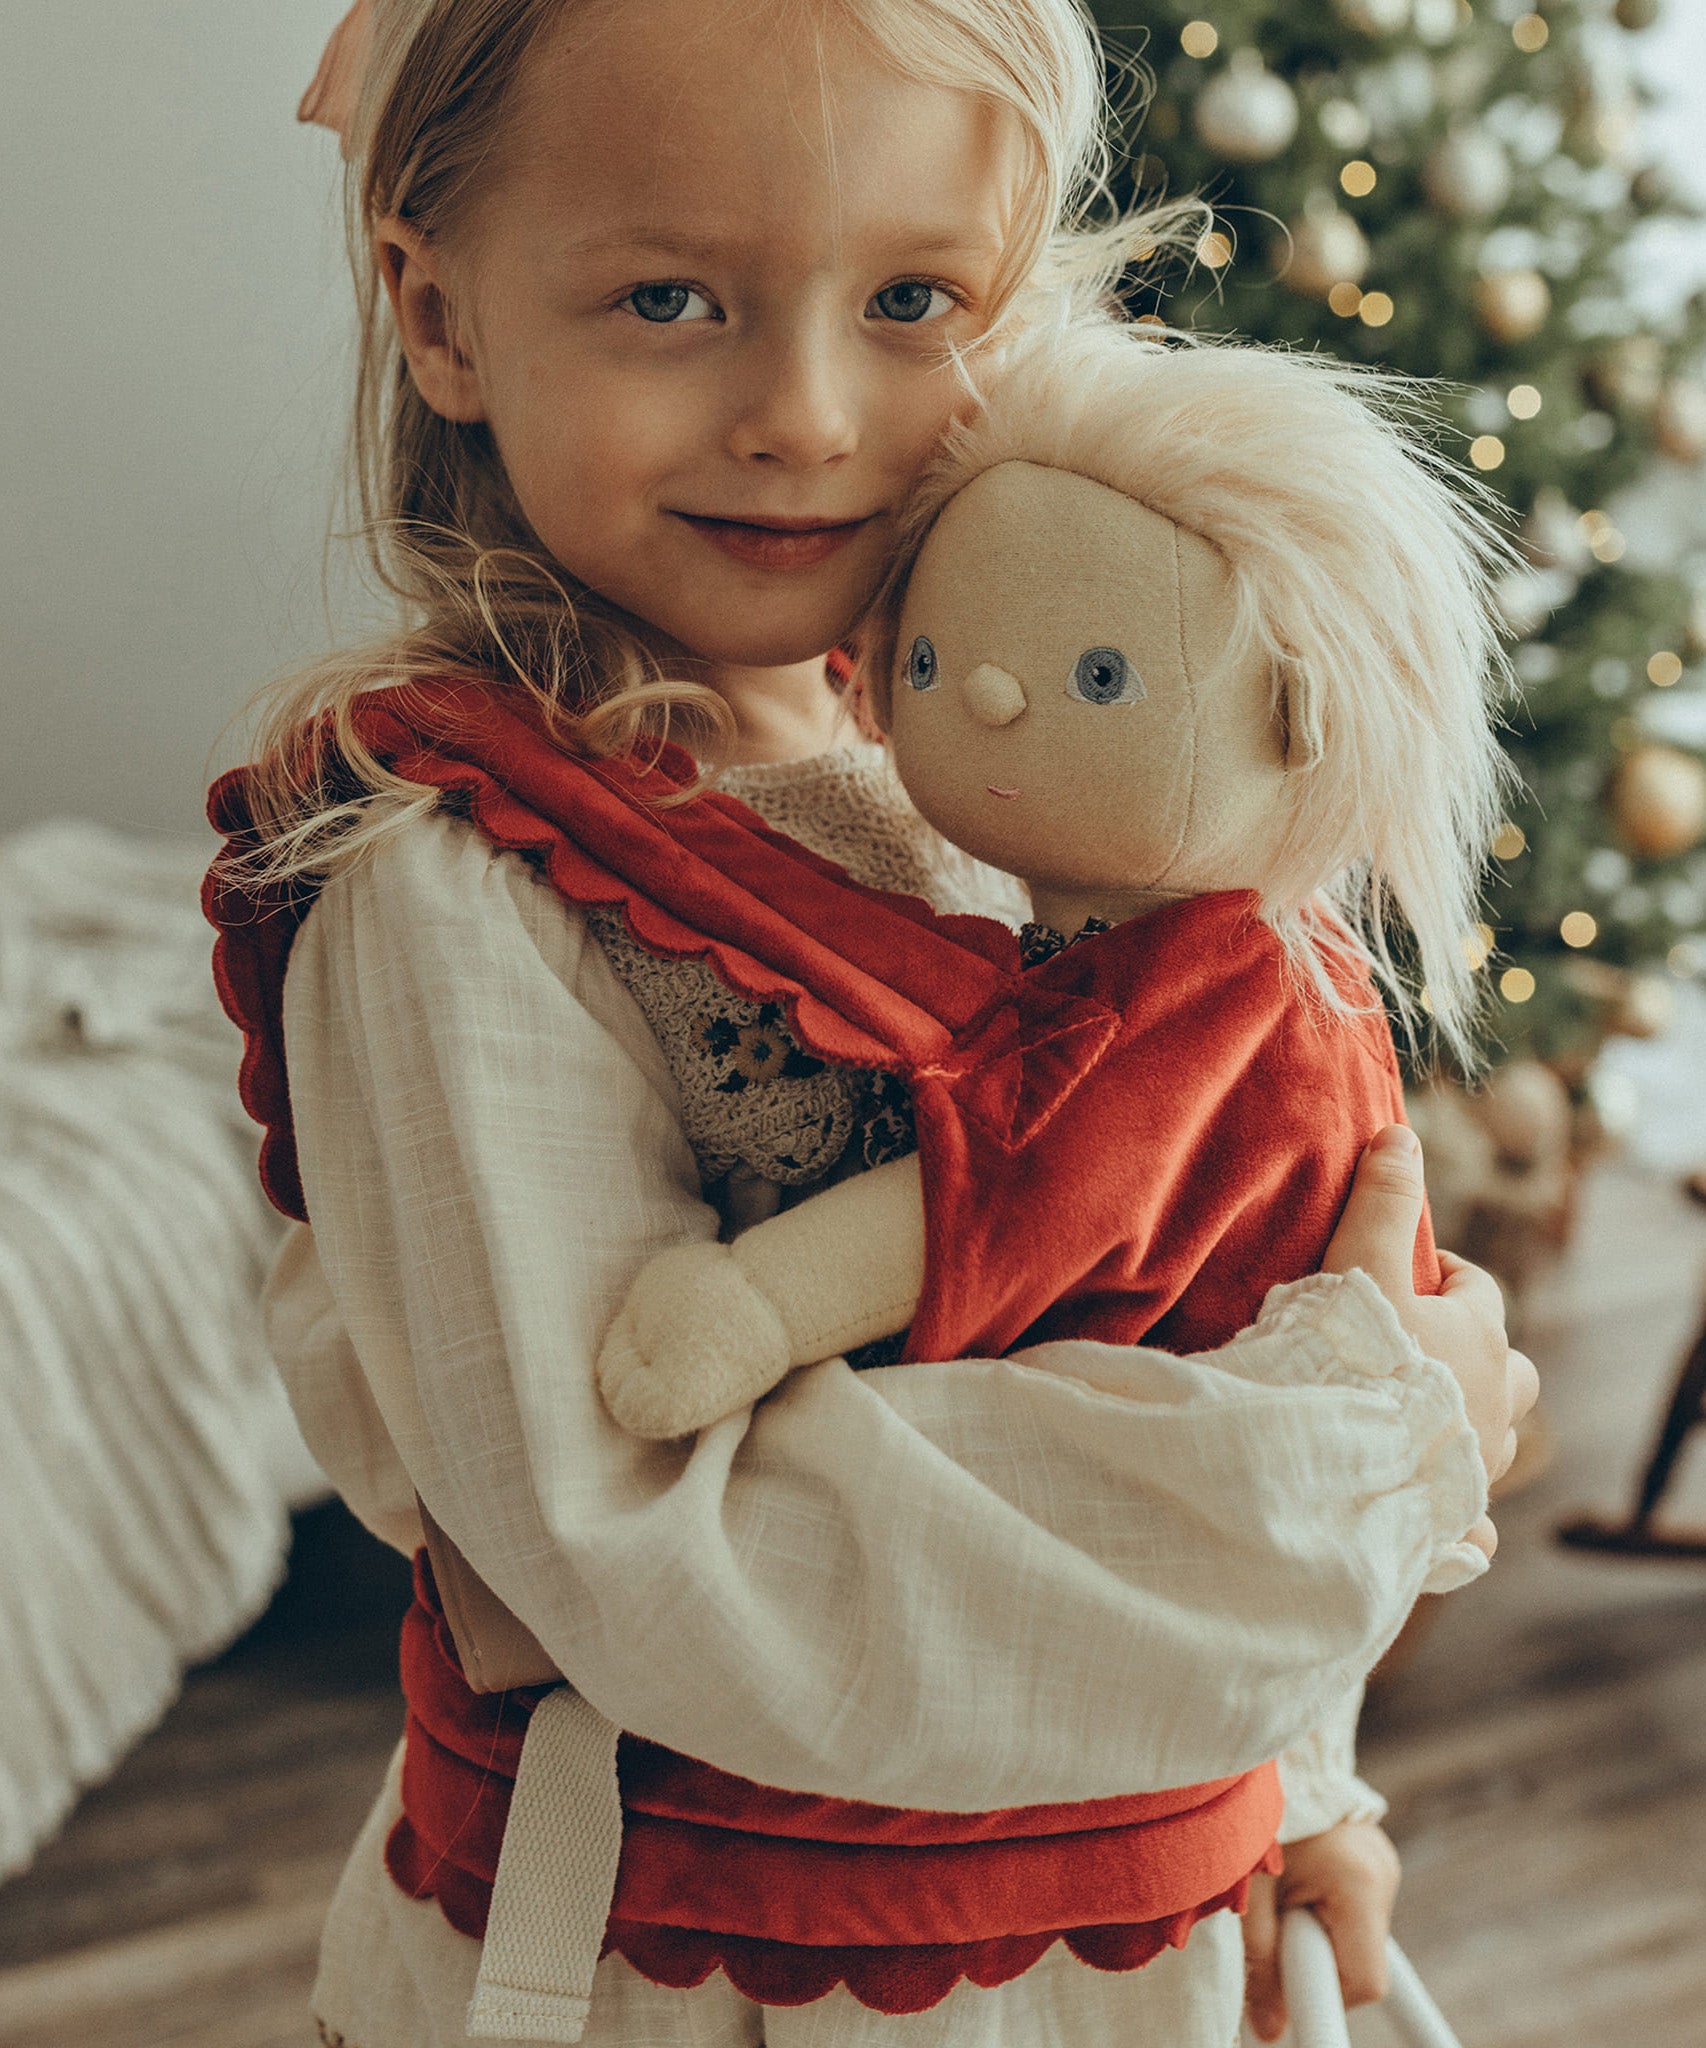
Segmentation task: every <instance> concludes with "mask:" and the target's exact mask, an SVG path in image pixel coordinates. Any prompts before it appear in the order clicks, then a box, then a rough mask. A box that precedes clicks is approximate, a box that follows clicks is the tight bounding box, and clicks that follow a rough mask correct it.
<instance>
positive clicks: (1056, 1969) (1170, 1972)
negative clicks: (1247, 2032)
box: [764, 1913, 1244, 2048]
mask: <svg viewBox="0 0 1706 2048" xmlns="http://www.w3.org/2000/svg"><path fill="white" fill-rule="evenodd" d="M1243 2005H1244V1937H1243V1931H1242V1928H1241V1927H1240V1924H1239V1921H1238V1918H1237V1915H1236V1914H1233V1913H1216V1914H1214V1915H1213V1916H1212V1917H1211V1918H1209V1919H1207V1920H1202V1921H1199V1922H1198V1923H1197V1925H1196V1926H1195V1927H1194V1928H1193V1929H1192V1930H1191V1938H1190V1940H1189V1942H1188V1943H1187V1944H1186V1945H1185V1947H1184V1948H1182V1949H1165V1950H1163V1951H1162V1953H1161V1954H1160V1955H1158V1956H1157V1957H1156V1958H1155V1960H1154V1962H1152V1963H1151V1964H1149V1966H1148V1967H1147V1968H1146V1969H1142V1970H1124V1971H1110V1970H1092V1969H1091V1968H1090V1967H1089V1965H1088V1964H1086V1963H1081V1962H1080V1961H1079V1960H1078V1958H1077V1957H1076V1956H1075V1955H1073V1954H1072V1952H1071V1951H1070V1950H1069V1949H1068V1948H1066V1947H1065V1946H1064V1945H1063V1944H1061V1943H1058V1942H1057V1943H1056V1944H1055V1946H1054V1947H1053V1948H1052V1949H1050V1950H1049V1952H1048V1954H1047V1955H1045V1956H1044V1957H1043V1958H1042V1960H1041V1961H1040V1962H1039V1963H1037V1964H1036V1965H1035V1966H1034V1967H1033V1968H1032V1969H1029V1970H1027V1971H1026V1972H1025V1974H1024V1976H1022V1977H1015V1978H1014V1979H1013V1981H1012V1982H1011V1983H1009V1984H997V1985H995V1986H993V1987H991V1988H990V1989H988V1990H985V1989H984V1988H983V1987H981V1986H980V1985H976V1984H968V1983H965V1982H964V1981H962V1982H960V1983H958V1984H956V1985H955V1986H954V1988H953V1990H952V1991H950V1992H949V1994H948V1996H947V1997H946V1998H944V1999H943V2000H942V2002H941V2004H940V2005H933V2006H931V2007H930V2009H929V2010H928V2011H927V2012H919V2013H881V2012H872V2011H871V2010H870V2009H869V2008H868V2007H866V2006H863V2005H861V2004H860V2003H859V2002H858V2000H857V1999H855V1998H854V1997H853V1996H852V1994H851V1993H850V1992H849V1991H848V1990H847V1989H846V1987H845V1986H838V1987H837V1988H836V1989H835V1990H834V1991H832V1992H831V1993H830V1994H829V1996H828V1997H827V1998H820V1999H818V2000H816V2001H815V2002H814V2003H813V2004H811V2005H796V2006H767V2007H766V2008H765V2013H764V2023H765V2024H764V2042H765V2048H1235V2044H1236V2042H1237V2039H1238V2025H1239V2019H1240V2016H1241V2014H1242V2011H1243Z"/></svg>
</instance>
